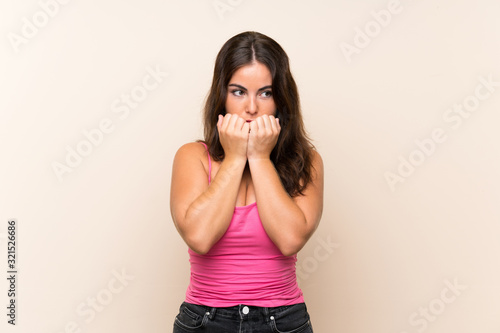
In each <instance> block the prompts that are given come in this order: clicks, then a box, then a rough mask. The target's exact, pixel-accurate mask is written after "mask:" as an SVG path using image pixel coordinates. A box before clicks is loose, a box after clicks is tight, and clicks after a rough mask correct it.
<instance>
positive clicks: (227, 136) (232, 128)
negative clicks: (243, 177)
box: [217, 113, 250, 161]
mask: <svg viewBox="0 0 500 333" xmlns="http://www.w3.org/2000/svg"><path fill="white" fill-rule="evenodd" d="M217 130H218V131H219V140H220V143H221V145H222V148H223V149H224V155H225V156H224V158H229V159H233V158H236V159H244V160H245V161H246V160H247V147H248V137H249V131H250V125H249V124H248V123H247V122H246V121H245V119H243V118H241V117H240V116H238V115H236V114H229V113H228V114H226V115H225V116H222V115H219V119H218V121H217Z"/></svg>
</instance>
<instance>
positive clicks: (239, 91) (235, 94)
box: [231, 90, 243, 96]
mask: <svg viewBox="0 0 500 333" xmlns="http://www.w3.org/2000/svg"><path fill="white" fill-rule="evenodd" d="M231 93H232V94H233V95H234V96H243V91H242V90H232V91H231Z"/></svg>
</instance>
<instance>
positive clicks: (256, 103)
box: [226, 62, 276, 122]
mask: <svg viewBox="0 0 500 333" xmlns="http://www.w3.org/2000/svg"><path fill="white" fill-rule="evenodd" d="M272 83H273V82H272V76H271V72H270V71H269V69H268V68H267V67H266V66H265V65H264V64H261V63H260V62H253V63H251V64H249V65H245V66H243V67H240V68H239V69H238V70H237V71H236V72H234V74H233V76H232V77H231V80H229V84H228V86H227V98H226V112H227V113H230V114H237V115H238V116H240V117H242V118H243V119H245V120H246V121H247V122H250V121H252V120H255V118H257V117H260V116H262V115H275V112H276V105H275V104H274V98H273V93H272V89H271V85H272Z"/></svg>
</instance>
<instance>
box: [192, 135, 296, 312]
mask: <svg viewBox="0 0 500 333" xmlns="http://www.w3.org/2000/svg"><path fill="white" fill-rule="evenodd" d="M205 147H206V145H205ZM208 158H209V170H210V166H211V162H210V156H209V157H208ZM209 182H210V181H209ZM188 253H189V262H190V263H191V278H190V283H189V286H188V289H187V291H186V302H188V303H193V304H202V305H206V306H212V307H227V306H234V305H238V304H245V305H250V306H263V307H274V306H283V305H292V304H297V303H303V302H304V298H303V295H302V291H301V290H300V288H299V286H298V284H297V277H296V272H295V263H296V262H297V255H293V256H288V257H287V256H284V255H282V254H281V252H280V250H279V249H278V248H277V247H276V245H274V243H273V242H272V241H271V239H270V238H269V236H268V235H267V233H266V231H265V230H264V227H263V226H262V222H261V220H260V217H259V212H258V209H257V203H256V202H254V203H252V204H250V205H247V206H238V207H235V208H234V214H233V217H232V219H231V222H230V225H229V228H228V229H227V231H226V233H225V234H224V235H223V236H222V238H221V239H220V240H219V241H218V242H217V243H216V244H215V245H214V246H213V247H212V248H211V249H210V251H209V252H208V253H207V254H205V255H200V254H197V253H196V252H194V251H192V250H191V249H188Z"/></svg>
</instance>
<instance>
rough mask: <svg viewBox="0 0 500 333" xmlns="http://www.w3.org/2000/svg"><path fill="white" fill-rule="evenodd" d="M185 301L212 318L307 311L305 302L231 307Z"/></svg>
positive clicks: (262, 315) (278, 314) (276, 314)
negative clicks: (272, 305)
mask: <svg viewBox="0 0 500 333" xmlns="http://www.w3.org/2000/svg"><path fill="white" fill-rule="evenodd" d="M184 303H186V304H189V305H190V306H191V307H196V308H198V309H199V311H200V313H199V314H200V315H201V314H202V312H203V313H208V314H209V315H208V316H209V318H210V319H213V318H214V317H215V316H216V315H217V316H221V317H226V318H240V316H246V317H248V318H252V317H265V318H268V317H269V316H275V317H276V318H279V317H280V316H281V314H283V313H285V312H288V311H287V310H289V309H291V308H295V309H294V310H299V309H302V308H304V310H306V311H307V308H306V305H305V303H297V304H291V305H283V306H276V307H260V306H252V305H245V304H239V305H235V306H230V307H210V306H205V305H199V304H192V303H187V302H184Z"/></svg>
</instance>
